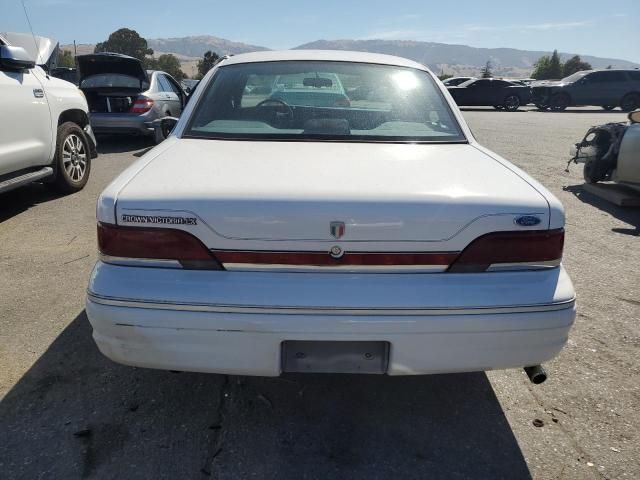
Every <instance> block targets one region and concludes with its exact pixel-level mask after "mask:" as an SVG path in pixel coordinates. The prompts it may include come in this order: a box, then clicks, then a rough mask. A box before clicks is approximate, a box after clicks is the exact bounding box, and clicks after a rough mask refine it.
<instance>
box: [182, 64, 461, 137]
mask: <svg viewBox="0 0 640 480" xmlns="http://www.w3.org/2000/svg"><path fill="white" fill-rule="evenodd" d="M184 136H186V137H199V138H240V139H256V140H261V139H274V140H284V139H286V140H300V139H315V140H323V139H326V140H345V141H349V140H354V141H389V140H392V141H414V142H415V141H438V142H455V141H458V142H460V141H465V138H464V135H463V134H462V132H461V130H460V127H459V125H458V123H457V121H456V120H455V118H454V117H453V113H452V112H451V110H450V108H449V106H448V104H447V102H446V101H445V99H444V97H443V96H442V94H441V92H440V91H439V89H438V88H437V86H436V85H435V82H434V81H433V80H432V78H431V77H430V76H429V75H428V74H427V73H426V72H424V71H421V70H416V69H412V68H403V67H394V66H388V65H373V64H364V63H350V62H315V61H279V62H259V63H246V64H237V65H228V66H223V67H220V68H219V70H218V71H217V72H216V74H215V76H214V78H213V79H212V81H211V82H209V84H208V85H207V86H206V90H205V91H204V92H203V95H202V97H201V98H200V100H199V102H198V104H197V105H196V108H195V111H194V113H193V114H192V116H191V118H190V120H189V123H188V126H187V128H186V131H185V133H184Z"/></svg>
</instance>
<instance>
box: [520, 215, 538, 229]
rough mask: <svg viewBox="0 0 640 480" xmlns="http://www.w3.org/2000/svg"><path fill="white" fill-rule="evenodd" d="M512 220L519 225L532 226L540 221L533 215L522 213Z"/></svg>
mask: <svg viewBox="0 0 640 480" xmlns="http://www.w3.org/2000/svg"><path fill="white" fill-rule="evenodd" d="M514 222H515V223H516V224H517V225H520V226H521V227H533V226H535V225H538V224H539V223H540V219H539V218H538V217H534V216H533V215H523V216H521V217H516V218H515V220H514Z"/></svg>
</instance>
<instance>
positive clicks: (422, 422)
mask: <svg viewBox="0 0 640 480" xmlns="http://www.w3.org/2000/svg"><path fill="white" fill-rule="evenodd" d="M464 115H465V117H466V118H467V120H468V122H469V124H470V126H471V128H472V130H473V131H474V134H475V135H476V137H477V138H478V139H479V140H480V141H481V143H483V144H484V145H485V146H487V147H489V148H491V149H492V150H494V151H496V152H497V153H499V154H500V155H502V156H504V157H506V158H507V159H510V160H511V161H512V162H514V163H515V164H516V165H518V166H519V167H521V168H523V169H524V170H525V171H527V172H528V173H529V174H531V175H533V176H534V177H535V178H537V179H538V180H540V181H541V182H542V183H543V184H544V185H545V186H547V187H548V188H549V189H550V190H551V191H552V192H553V193H554V194H555V195H557V196H558V197H559V198H560V200H561V201H562V202H563V204H564V205H565V208H566V211H567V228H566V230H567V236H566V247H565V256H564V263H565V266H566V268H567V269H568V271H569V273H570V275H571V277H572V279H573V281H574V284H575V287H576V290H577V292H578V317H577V321H576V325H575V327H574V329H573V331H572V333H571V336H570V340H569V344H568V345H567V347H566V348H565V349H564V350H563V352H562V353H561V354H560V356H559V357H558V358H557V359H555V360H554V361H552V362H550V363H549V364H548V365H547V370H548V372H549V374H550V378H549V380H548V381H547V382H546V383H545V384H543V385H540V386H534V385H532V384H530V383H529V382H528V380H527V378H526V376H525V374H524V373H523V372H522V371H521V370H508V371H496V372H489V373H488V374H485V373H469V374H456V375H433V376H424V377H385V376H351V375H310V376H305V375H289V376H284V377H281V378H253V377H235V376H224V375H205V374H194V373H172V372H164V371H154V370H147V369H138V368H131V367H125V366H121V365H117V364H115V363H113V362H111V361H109V360H107V359H106V358H104V357H103V356H102V355H101V354H100V353H99V352H98V350H97V348H96V347H95V345H94V343H93V341H92V339H91V328H90V325H89V323H88V321H87V319H86V315H85V313H84V307H83V302H84V295H85V289H86V285H87V280H88V276H89V273H90V271H91V268H92V266H93V264H94V262H95V260H96V244H95V243H96V242H95V202H96V198H97V196H98V195H99V193H100V191H101V190H102V189H103V188H104V187H105V186H106V185H107V184H108V183H109V182H110V180H111V179H113V178H114V177H115V176H116V175H117V174H118V173H119V172H121V171H122V170H123V169H125V168H126V167H127V166H128V165H130V164H131V163H132V162H134V161H135V160H136V159H137V157H140V156H141V155H142V154H143V153H144V152H145V151H146V150H147V149H148V148H150V146H149V144H148V143H145V141H144V140H135V139H134V140H130V139H117V138H115V139H104V140H102V142H101V144H100V147H99V151H100V157H99V158H98V159H97V160H95V161H94V163H93V167H92V172H91V178H90V180H89V183H88V184H87V187H86V188H85V189H84V190H83V191H82V192H80V193H77V194H74V195H71V196H66V197H61V196H57V195H52V194H51V193H50V192H49V191H48V190H47V189H46V188H44V187H43V186H41V185H31V186H29V187H26V188H23V189H20V190H17V191H14V192H11V193H9V194H6V195H2V196H0V398H1V401H0V478H7V479H14V478H26V479H36V478H64V479H75V478H100V479H102V478H154V479H155V478H181V479H182V478H194V479H206V478H209V477H211V478H219V479H245V478H257V479H263V478H264V479H279V478H287V479H289V478H294V479H334V478H335V479H342V478H345V479H379V478H380V479H383V478H384V479H386V478H402V479H426V478H428V479H438V478H447V479H449V478H453V479H462V478H479V479H499V478H505V479H527V478H536V479H538V478H539V479H555V478H562V479H565V478H566V479H590V478H593V479H605V478H611V479H613V478H628V479H634V478H640V460H639V458H640V455H639V453H638V452H640V415H639V414H638V411H639V410H640V387H639V384H640V357H639V355H638V353H639V349H640V326H639V325H638V321H639V320H640V273H639V271H638V266H639V265H640V209H624V208H620V207H616V206H614V205H611V204H609V203H607V202H606V201H603V200H601V199H599V198H597V197H594V196H593V195H590V194H588V193H587V192H585V191H584V190H583V188H582V172H581V168H579V167H578V166H575V165H574V166H572V167H571V169H570V172H569V173H566V172H565V171H564V169H565V165H566V161H567V159H568V150H569V147H570V145H571V144H572V143H574V142H575V141H577V140H579V139H580V138H581V136H582V135H583V134H584V132H585V131H586V129H587V128H588V127H589V126H591V125H595V124H599V123H605V122H608V121H622V120H624V119H625V116H624V114H622V113H620V112H617V113H616V112H613V113H605V112H602V111H600V110H598V109H570V110H569V111H567V112H561V113H551V112H537V111H535V110H530V109H525V110H523V111H520V112H514V113H507V112H498V111H494V110H492V109H467V110H465V111H464ZM478 181H482V179H478Z"/></svg>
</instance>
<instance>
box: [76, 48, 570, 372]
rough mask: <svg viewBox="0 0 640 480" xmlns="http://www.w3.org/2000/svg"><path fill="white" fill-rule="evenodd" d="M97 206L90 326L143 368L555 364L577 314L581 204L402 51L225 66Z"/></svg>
mask: <svg viewBox="0 0 640 480" xmlns="http://www.w3.org/2000/svg"><path fill="white" fill-rule="evenodd" d="M276 78H279V79H280V80H281V83H282V82H284V83H286V84H287V88H286V89H282V88H277V87H274V79H276ZM336 78H338V79H339V80H340V82H341V88H340V89H338V88H335V87H337V86H336V85H335V84H334V82H335V79H336ZM283 79H287V80H286V82H285V81H284V80H283ZM290 92H293V93H290ZM97 216H98V243H99V248H100V260H99V261H98V263H97V265H96V267H95V269H94V271H93V273H92V275H91V279H90V283H89V287H88V297H87V315H88V317H89V320H90V321H91V324H92V326H93V336H94V339H95V341H96V343H97V344H98V347H99V348H100V350H101V351H102V352H103V353H104V354H105V355H106V356H107V357H109V358H111V359H112V360H115V361H116V362H120V363H124V364H128V365H135V366H141V367H151V368H162V369H171V370H187V371H200V372H217V373H226V374H239V375H266V376H275V375H280V374H281V373H282V372H342V373H354V372H357V373H386V374H389V375H414V374H428V373H443V372H466V371H479V370H490V369H501V368H512V367H536V368H537V366H538V365H539V364H540V363H542V362H545V361H547V360H549V359H551V358H553V357H554V356H556V355H557V354H558V352H560V350H561V349H562V347H563V346H564V344H565V343H566V341H567V337H568V334H569V330H570V328H571V325H572V324H573V321H574V317H575V299H574V297H575V294H574V290H573V286H572V284H571V280H570V279H569V277H568V275H567V273H566V272H565V270H564V268H563V267H562V265H561V259H562V250H563V240H564V230H563V227H564V213H563V208H562V206H561V204H560V203H559V202H558V200H557V199H556V198H555V197H554V196H553V195H552V194H551V193H549V191H547V190H546V189H545V188H544V187H543V186H542V185H540V184H539V183H538V182H536V181H535V180H533V179H532V178H531V177H529V176H528V175H527V174H525V173H524V172H522V171H521V170H519V169H518V168H516V167H515V166H513V165H512V164H510V163H509V162H508V161H506V160H504V159H503V158H500V157H499V156H498V155H496V154H495V153H493V152H491V151H489V150H487V149H486V148H483V147H482V146H480V145H479V144H478V143H477V141H476V140H475V139H474V137H473V135H472V133H471V131H470V130H469V128H468V127H467V125H466V123H465V121H464V119H463V118H462V116H461V114H460V112H459V110H458V108H457V107H456V105H455V103H454V102H453V100H452V99H451V97H450V96H449V94H448V93H447V91H446V89H445V88H444V87H443V86H442V85H441V83H440V82H438V81H437V79H436V78H435V77H434V75H433V74H432V73H431V72H430V71H429V70H428V69H427V68H426V67H424V66H423V65H420V64H417V63H415V62H413V61H410V60H406V59H402V58H396V57H391V56H386V55H376V54H366V53H354V52H337V51H332V52H329V51H327V52H325V51H305V50H299V51H284V52H259V53H250V54H244V55H237V56H233V57H230V58H226V59H224V60H223V61H221V62H220V63H218V65H217V66H216V67H215V68H214V69H213V70H211V71H210V72H209V73H208V74H207V76H206V77H205V78H204V79H203V80H202V85H200V87H199V88H198V90H197V92H196V93H195V95H194V98H193V99H192V100H191V101H190V102H189V105H188V107H187V108H186V110H185V112H184V114H183V115H182V117H181V119H180V120H179V122H178V123H177V125H176V126H175V129H174V130H173V133H172V135H171V136H170V137H169V138H168V139H167V140H166V141H164V142H163V143H162V144H161V145H159V146H157V147H156V148H154V149H153V150H151V151H150V152H148V153H147V154H146V155H145V156H144V157H142V158H141V159H140V160H138V161H137V162H136V163H134V164H133V165H132V166H131V167H130V168H128V169H127V170H126V171H125V172H124V173H122V174H121V175H120V176H119V177H118V178H117V179H116V180H115V181H114V182H113V183H112V184H111V185H110V186H109V187H107V189H106V190H105V191H104V192H103V193H102V195H101V196H100V198H99V200H98V208H97ZM536 368H533V369H529V372H530V373H531V372H533V373H531V374H530V377H531V378H532V380H536V381H541V380H543V379H544V375H543V374H541V371H540V370H539V369H536ZM536 374H537V376H535V375H536Z"/></svg>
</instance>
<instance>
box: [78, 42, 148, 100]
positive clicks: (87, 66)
mask: <svg viewBox="0 0 640 480" xmlns="http://www.w3.org/2000/svg"><path fill="white" fill-rule="evenodd" d="M77 62H78V78H79V86H80V89H81V90H82V91H83V93H84V94H85V97H86V98H87V103H88V105H89V111H90V112H91V113H126V112H129V111H130V110H131V108H132V107H133V106H134V104H135V102H136V99H137V98H138V95H139V94H140V93H142V92H143V91H144V90H146V89H147V88H148V86H149V79H148V77H147V72H146V71H145V70H144V67H143V65H142V62H140V60H138V59H137V58H133V57H129V56H127V55H120V54H117V53H95V54H91V55H80V56H78V57H77Z"/></svg>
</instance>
